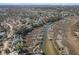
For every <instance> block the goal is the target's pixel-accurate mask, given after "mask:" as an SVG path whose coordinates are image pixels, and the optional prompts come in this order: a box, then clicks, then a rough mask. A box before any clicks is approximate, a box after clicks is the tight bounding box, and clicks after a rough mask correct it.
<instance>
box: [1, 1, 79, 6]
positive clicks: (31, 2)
mask: <svg viewBox="0 0 79 59" xmlns="http://www.w3.org/2000/svg"><path fill="white" fill-rule="evenodd" d="M4 4H5V5H6V4H14V5H18V4H38V5H40V4H48V5H52V4H62V5H66V4H79V0H0V5H4Z"/></svg>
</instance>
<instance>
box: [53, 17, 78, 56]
mask: <svg viewBox="0 0 79 59" xmlns="http://www.w3.org/2000/svg"><path fill="white" fill-rule="evenodd" d="M77 21H79V17H78V16H74V17H69V18H66V20H65V21H62V20H61V21H59V22H56V23H55V24H54V33H55V37H54V38H55V39H58V38H57V35H58V34H60V35H61V37H62V39H63V44H65V45H66V46H67V47H68V48H69V50H70V53H71V54H79V42H78V41H77V38H76V37H75V36H73V35H72V34H71V29H72V26H73V24H75V23H76V22H77ZM60 31H61V33H60Z"/></svg>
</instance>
